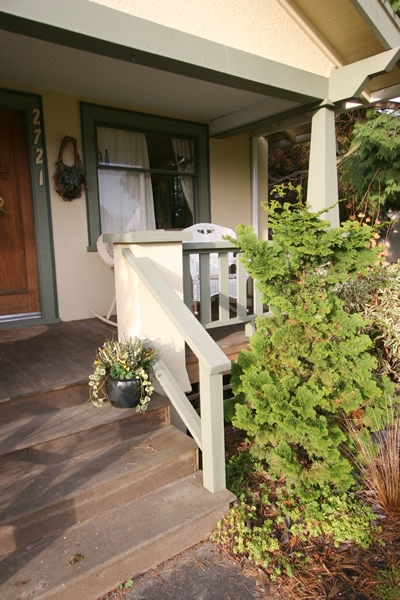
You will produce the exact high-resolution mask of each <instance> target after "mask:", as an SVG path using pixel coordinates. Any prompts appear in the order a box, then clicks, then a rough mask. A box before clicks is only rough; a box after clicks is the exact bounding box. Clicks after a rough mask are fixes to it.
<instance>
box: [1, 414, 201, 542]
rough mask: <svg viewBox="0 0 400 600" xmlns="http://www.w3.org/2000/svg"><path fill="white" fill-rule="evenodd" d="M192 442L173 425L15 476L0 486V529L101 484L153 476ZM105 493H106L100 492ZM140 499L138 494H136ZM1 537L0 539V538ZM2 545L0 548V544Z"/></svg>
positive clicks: (85, 494) (91, 491) (192, 446)
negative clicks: (150, 472) (39, 469)
mask: <svg viewBox="0 0 400 600" xmlns="http://www.w3.org/2000/svg"><path fill="white" fill-rule="evenodd" d="M196 448H197V445H196V443H195V442H194V440H193V439H192V438H190V437H188V436H187V435H185V434H184V433H182V432H181V431H179V430H178V429H176V428H175V427H173V426H171V425H170V426H168V427H165V428H162V429H159V430H156V431H153V432H151V433H147V434H142V435H139V436H135V437H133V438H130V439H128V440H126V441H124V442H121V443H119V444H115V445H114V446H111V447H108V448H103V449H101V450H99V451H97V452H92V453H90V452H89V453H86V456H74V457H72V458H71V459H69V460H66V461H64V462H62V463H57V464H55V465H51V466H49V467H47V468H46V469H45V470H43V471H42V472H41V473H39V474H37V473H34V474H28V475H25V476H22V477H15V478H13V479H12V480H8V481H5V482H4V483H2V486H1V487H2V493H1V497H0V527H2V526H5V525H7V524H10V523H13V522H14V521H16V520H18V519H21V518H24V517H27V516H28V515H34V514H35V513H37V512H38V511H44V510H45V509H46V508H49V507H54V506H57V505H59V504H61V503H68V504H70V502H69V501H71V500H73V502H74V505H76V504H78V502H79V498H80V497H82V498H87V497H88V495H90V494H94V493H96V491H97V490H98V491H99V493H102V488H103V487H104V486H107V487H110V486H111V487H112V486H119V487H122V486H123V485H126V483H125V482H126V481H128V480H129V485H132V483H133V482H137V485H140V480H141V478H143V477H145V476H147V475H148V472H149V471H153V472H154V471H156V472H158V471H159V470H160V469H162V468H163V466H164V465H165V464H166V463H167V462H169V461H177V460H178V458H179V456H180V455H182V454H185V453H188V452H194V451H195V450H196ZM103 493H105V492H103ZM135 495H137V496H139V495H140V490H139V489H137V490H136V491H135ZM0 538H1V535H0ZM0 546H1V544H0Z"/></svg>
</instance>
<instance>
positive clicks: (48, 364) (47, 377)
mask: <svg viewBox="0 0 400 600" xmlns="http://www.w3.org/2000/svg"><path fill="white" fill-rule="evenodd" d="M113 333H114V334H116V328H114V327H112V326H111V325H107V324H106V323H103V322H102V321H100V320H99V319H84V320H80V321H68V322H65V323H56V324H52V325H48V330H47V331H46V332H45V333H42V334H41V335H38V336H36V337H33V338H30V339H26V340H18V341H14V342H6V343H1V344H0V381H1V389H0V402H3V401H6V400H9V399H12V398H18V397H21V396H25V395H29V394H37V393H41V392H48V391H52V390H57V389H63V388H65V387H68V386H72V385H77V384H80V383H85V382H86V381H87V378H88V375H89V374H90V373H91V372H92V369H91V365H92V363H93V360H94V357H95V351H96V348H97V347H98V346H100V344H101V343H102V342H103V340H104V339H105V338H107V337H111V336H112V334H113ZM209 333H210V335H211V337H212V338H213V339H214V340H215V341H216V342H217V344H218V345H219V346H220V347H221V348H222V350H223V351H224V352H225V354H227V356H229V357H230V358H231V360H235V358H236V357H237V354H238V352H239V350H240V349H241V348H243V347H245V346H246V344H247V340H248V338H247V337H246V336H245V333H244V325H229V326H227V327H221V328H216V329H212V330H210V331H209ZM187 368H188V372H189V377H190V380H191V382H192V383H194V382H196V381H198V366H197V360H196V357H195V356H194V355H193V354H192V352H191V351H190V349H189V348H187Z"/></svg>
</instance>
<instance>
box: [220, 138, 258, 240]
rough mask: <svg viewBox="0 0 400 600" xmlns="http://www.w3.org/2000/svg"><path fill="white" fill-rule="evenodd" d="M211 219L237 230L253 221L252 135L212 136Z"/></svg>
mask: <svg viewBox="0 0 400 600" xmlns="http://www.w3.org/2000/svg"><path fill="white" fill-rule="evenodd" d="M210 182H211V219H212V222H213V223H215V224H216V225H223V226H224V227H230V228H231V229H235V227H236V226H237V225H238V224H239V223H244V224H245V225H250V224H251V181H250V136H249V135H248V134H245V133H244V134H241V135H236V136H234V137H231V138H226V139H224V140H217V139H210Z"/></svg>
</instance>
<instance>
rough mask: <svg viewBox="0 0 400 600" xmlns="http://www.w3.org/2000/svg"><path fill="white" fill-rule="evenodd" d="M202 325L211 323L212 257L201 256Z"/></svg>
mask: <svg viewBox="0 0 400 600" xmlns="http://www.w3.org/2000/svg"><path fill="white" fill-rule="evenodd" d="M199 259H200V260H199V262H200V323H201V324H202V325H203V327H205V326H206V325H207V324H208V323H210V322H211V295H210V294H211V290H210V255H209V254H200V256H199Z"/></svg>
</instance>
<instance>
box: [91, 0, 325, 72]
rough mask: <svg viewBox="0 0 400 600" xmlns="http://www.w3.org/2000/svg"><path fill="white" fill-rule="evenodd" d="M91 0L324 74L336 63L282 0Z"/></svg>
mask: <svg viewBox="0 0 400 600" xmlns="http://www.w3.org/2000/svg"><path fill="white" fill-rule="evenodd" d="M90 1H91V2H96V3H97V4H102V5H105V6H109V7H111V8H114V9H117V10H120V11H123V12H126V13H129V14H132V15H135V16H137V17H141V18H143V19H147V20H149V21H154V22H156V23H160V24H161V25H166V26H168V27H172V28H174V29H179V30H180V31H185V32H186V33H191V34H193V35H197V36H200V37H203V38H205V39H208V40H211V41H214V42H219V43H221V44H226V45H228V46H232V47H234V48H238V49H239V50H244V51H246V52H251V53H252V54H258V55H260V56H264V57H266V58H271V59H272V60H277V61H279V62H283V63H285V64H288V65H292V66H295V67H299V68H301V69H307V70H309V71H313V72H315V73H319V74H321V75H327V74H328V73H329V71H331V70H332V69H333V68H334V65H333V63H332V62H331V61H330V60H329V59H328V58H327V56H325V55H324V54H323V52H322V51H321V50H320V49H319V48H318V47H317V46H316V45H315V44H314V42H313V41H312V40H311V39H310V38H309V37H308V35H307V34H306V33H305V32H304V31H303V30H302V29H301V27H300V26H299V24H298V23H295V22H294V20H293V19H292V18H291V17H290V15H289V14H288V13H287V12H286V10H285V9H284V8H283V7H282V6H281V4H280V3H279V1H278V0H217V1H216V0H179V1H178V0H146V1H145V2H138V0H90Z"/></svg>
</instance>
